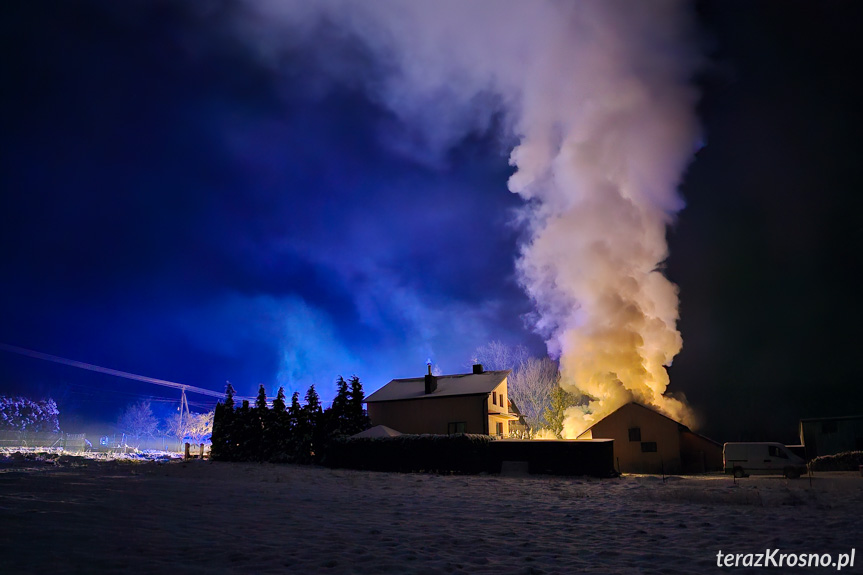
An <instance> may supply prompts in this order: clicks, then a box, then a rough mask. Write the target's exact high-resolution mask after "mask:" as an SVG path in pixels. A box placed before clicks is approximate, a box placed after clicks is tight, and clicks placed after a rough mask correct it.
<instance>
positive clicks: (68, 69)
mask: <svg viewBox="0 0 863 575" xmlns="http://www.w3.org/2000/svg"><path fill="white" fill-rule="evenodd" d="M241 5H242V2H228V1H222V2H210V3H209V4H208V5H207V7H206V8H202V7H201V6H202V5H198V6H197V7H195V6H193V5H192V4H189V3H182V2H171V1H156V2H143V1H132V2H122V3H117V2H108V1H75V2H43V3H30V2H13V3H4V5H3V6H2V8H0V30H2V32H0V41H2V55H0V62H2V70H3V78H4V80H3V82H2V86H0V218H2V220H0V222H2V223H0V278H2V281H0V342H3V343H6V344H11V345H15V346H20V347H24V348H28V349H33V350H38V351H41V352H45V353H49V354H54V355H58V356H62V357H68V358H73V359H76V360H79V361H83V362H89V363H93V364H97V365H101V366H106V367H111V368H115V369H120V370H124V371H129V372H133V373H137V374H143V375H147V376H150V377H155V378H161V379H166V380H170V381H176V382H181V383H185V384H189V385H193V386H198V387H204V388H208V389H212V390H215V391H222V390H223V389H224V385H225V381H226V380H230V381H231V382H232V384H233V385H234V387H236V388H237V390H238V392H239V393H240V394H243V395H253V394H254V393H255V391H256V390H257V387H258V384H259V383H263V384H265V386H266V387H267V389H268V391H269V392H270V393H272V392H274V391H275V390H276V389H277V388H278V386H279V385H283V386H285V388H286V391H287V392H288V393H289V394H290V393H291V392H292V391H295V390H298V391H300V392H301V393H304V392H305V389H306V388H307V387H308V386H309V385H310V384H312V383H314V384H316V385H317V387H318V389H319V391H320V392H321V395H322V396H323V398H324V400H328V399H331V397H332V394H333V392H334V387H335V386H334V383H333V382H334V380H335V378H336V377H337V376H338V375H344V376H345V377H348V376H350V375H353V374H356V375H358V376H359V377H360V378H361V379H362V381H363V382H364V384H365V387H366V391H367V392H371V391H373V390H375V389H377V388H378V387H380V386H381V385H383V384H384V383H386V382H387V381H389V380H390V379H392V378H394V377H411V376H419V375H421V374H422V373H423V372H424V369H425V363H426V361H427V360H431V361H432V362H433V363H434V364H435V365H437V366H438V367H439V368H440V369H441V370H442V371H443V372H446V373H452V372H463V371H465V370H466V369H467V367H468V366H469V364H470V362H471V356H472V353H473V351H474V350H475V349H476V348H477V347H478V346H480V345H483V344H485V343H487V342H489V341H491V340H500V341H503V342H505V343H508V344H513V345H515V344H522V345H525V346H527V347H528V349H529V350H530V351H531V352H532V353H534V354H536V355H539V354H542V353H544V352H545V346H544V343H543V340H542V338H541V337H539V336H538V335H536V334H534V333H532V331H531V329H530V327H529V326H528V325H527V324H526V321H525V320H526V318H527V317H529V316H530V314H531V312H532V311H533V307H532V303H531V301H530V300H529V298H528V297H527V296H526V295H525V293H524V291H523V289H522V288H521V287H520V285H519V282H518V279H517V274H516V269H515V258H516V256H517V254H518V251H519V245H520V243H521V242H523V241H524V239H525V228H524V223H523V222H521V221H520V220H519V218H518V209H519V207H520V206H522V204H523V200H522V199H520V198H519V197H518V196H517V195H515V194H513V193H510V192H509V191H508V190H507V186H506V182H507V179H508V177H509V176H510V175H511V174H512V172H513V168H511V167H510V166H509V165H508V163H507V158H508V155H509V151H510V150H511V148H512V146H513V145H514V144H515V143H516V141H515V140H514V138H513V136H512V135H511V133H510V131H509V130H508V129H507V126H506V123H505V121H503V119H502V118H501V117H499V115H498V114H496V112H495V110H494V106H493V104H492V103H490V104H489V107H488V109H489V112H488V113H487V114H486V116H485V117H483V118H481V119H480V120H477V121H476V122H475V123H474V124H472V125H470V126H469V127H468V128H466V129H464V130H463V131H462V132H461V133H459V135H458V138H454V139H453V140H452V141H449V142H447V143H446V145H440V144H438V145H434V146H432V145H428V143H427V142H424V140H423V137H422V134H421V133H419V132H418V130H417V128H416V127H414V126H410V125H406V124H405V123H404V122H402V121H401V120H400V118H398V117H396V115H394V114H393V113H392V112H391V111H390V110H389V109H388V108H387V107H386V106H384V105H383V104H382V103H381V102H380V101H379V100H378V99H376V98H375V97H373V96H372V95H370V94H369V92H368V91H367V90H366V89H365V88H364V86H366V85H368V83H370V82H371V83H373V82H374V81H375V80H374V78H375V75H376V74H378V73H379V70H377V69H376V66H375V63H374V62H372V61H371V60H370V58H369V56H368V54H367V53H365V52H364V51H363V49H362V48H361V47H358V46H357V45H355V44H354V43H352V41H351V39H350V38H346V37H345V36H344V35H341V34H339V33H338V31H337V30H326V29H324V30H323V31H321V32H320V34H319V36H318V37H317V38H316V41H315V43H314V50H309V49H308V48H304V47H303V46H301V45H299V44H298V45H297V47H296V48H295V49H294V50H289V51H286V52H285V53H282V54H281V55H280V57H279V58H278V59H277V60H275V61H274V60H273V59H272V58H261V57H260V54H258V53H256V51H255V50H254V49H253V48H252V45H251V44H250V43H249V42H247V41H245V39H244V38H242V37H241V36H240V35H238V33H237V32H236V27H235V26H234V25H233V23H234V22H235V21H236V19H235V14H236V11H237V10H238V9H239V8H238V7H240V6H241ZM695 8H696V11H697V14H698V18H699V22H700V26H701V36H702V37H701V40H700V42H701V44H702V51H703V53H704V55H705V58H704V64H703V66H702V69H701V72H700V74H699V76H698V77H697V78H695V79H694V82H695V83H696V84H697V85H698V87H699V89H700V90H701V101H700V104H699V106H698V110H697V114H698V117H699V119H700V121H701V123H702V126H703V133H704V141H705V143H706V146H705V147H703V148H702V149H701V150H700V151H698V152H697V154H696V155H695V156H694V159H693V162H692V163H691V165H690V166H689V169H688V171H687V172H686V174H685V176H684V179H683V183H682V185H681V187H680V189H681V193H682V195H683V197H684V199H685V201H686V207H685V208H684V209H683V210H682V211H681V212H680V214H679V216H678V218H677V221H676V222H675V223H674V224H673V225H672V226H671V228H670V229H669V233H668V241H669V248H670V256H669V258H668V260H667V262H666V266H667V267H666V273H667V275H668V277H669V278H670V279H671V280H672V281H674V282H675V283H676V284H677V285H678V286H679V288H680V314H681V319H680V322H679V324H678V328H679V329H680V331H681V333H682V336H683V350H682V352H681V353H680V354H679V355H678V356H677V358H676V359H675V361H674V365H673V367H672V368H670V375H671V387H670V388H669V390H670V391H675V392H683V393H685V395H686V397H687V399H688V400H689V402H690V403H691V404H692V405H693V406H694V408H695V409H696V410H697V411H698V412H699V414H700V415H701V417H702V420H703V427H702V429H701V430H702V431H703V432H704V433H705V434H707V435H708V436H711V437H714V438H716V439H717V440H720V441H728V440H737V439H763V440H778V441H786V442H793V441H795V438H796V432H797V429H796V424H797V420H798V419H800V418H802V417H815V416H831V415H847V414H857V413H861V412H863V385H861V383H863V382H861V376H860V370H859V368H858V366H857V363H858V362H857V358H858V357H860V356H861V349H863V338H861V336H860V335H859V330H860V326H861V325H863V306H861V303H860V300H859V294H860V292H861V290H860V284H859V278H861V277H863V266H861V253H863V223H861V221H860V214H861V211H863V210H861V208H863V206H861V203H863V200H861V196H860V191H861V189H863V187H861V183H863V181H861V180H863V177H861V171H860V169H859V165H860V160H859V158H860V155H859V152H860V145H859V139H860V138H859V134H860V129H859V127H860V126H859V122H858V120H857V116H859V115H860V114H859V110H858V107H859V106H860V102H861V101H863V94H861V90H860V89H859V88H856V87H854V86H853V85H854V83H855V80H856V78H857V76H859V68H860V66H859V61H860V60H859V55H860V54H861V53H863V51H861V49H860V48H861V47H860V42H861V38H863V36H861V34H860V25H859V22H861V21H863V20H861V16H863V14H861V9H860V8H859V7H858V5H857V4H855V3H852V2H850V1H849V2H817V3H816V2H787V1H783V2H778V1H777V2H760V1H759V2H750V1H746V2H744V1H741V2H727V1H714V2H699V3H697V4H696V6H695ZM0 393H20V394H26V395H30V396H33V397H36V398H41V397H45V396H48V395H51V396H53V397H54V398H55V399H56V400H57V401H58V403H59V405H60V410H61V416H62V419H61V423H63V424H64V425H65V426H66V427H67V428H69V427H70V426H71V427H74V426H75V425H80V424H82V422H84V421H87V420H100V421H106V422H111V421H115V420H116V418H117V416H118V414H119V412H120V411H121V410H122V409H123V407H124V406H125V405H127V404H128V403H130V402H132V401H137V400H139V399H145V398H147V397H152V398H153V400H154V402H155V405H158V406H161V407H160V408H159V409H162V410H163V411H164V410H169V409H171V408H176V404H175V403H174V404H172V403H170V402H168V401H160V399H162V398H164V399H166V400H173V401H176V399H177V398H176V393H175V391H174V390H170V389H167V388H158V387H155V386H152V385H148V384H143V383H137V382H132V381H128V380H123V379H117V378H113V377H109V376H106V375H100V374H94V373H91V372H86V371H81V370H76V369H73V368H70V367H66V366H62V365H55V364H51V363H46V362H42V361H39V360H35V359H32V358H27V357H22V356H18V355H15V354H10V353H7V352H0ZM190 399H191V400H192V402H193V406H194V407H199V408H203V407H205V406H207V405H212V402H211V401H210V398H201V397H191V398H190Z"/></svg>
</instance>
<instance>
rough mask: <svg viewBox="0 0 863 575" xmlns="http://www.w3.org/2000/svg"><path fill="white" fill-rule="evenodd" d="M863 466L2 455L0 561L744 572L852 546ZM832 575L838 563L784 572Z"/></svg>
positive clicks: (17, 567) (205, 567) (859, 544)
mask: <svg viewBox="0 0 863 575" xmlns="http://www.w3.org/2000/svg"><path fill="white" fill-rule="evenodd" d="M861 516H863V478H861V477H860V475H859V474H857V473H841V472H834V473H824V474H818V475H816V477H815V478H814V479H813V481H812V486H811V487H810V484H809V480H808V479H806V478H801V479H798V480H786V479H783V478H781V477H761V478H748V479H743V480H740V481H739V482H738V483H737V484H735V483H734V481H733V480H732V479H731V478H730V477H726V476H718V475H717V476H702V477H670V478H669V479H668V480H667V481H666V482H663V481H662V479H661V478H659V477H655V476H624V477H622V478H619V479H604V480H598V479H585V478H566V477H542V476H530V477H508V476H493V475H484V476H438V475H408V474H394V473H375V472H362V471H348V470H330V469H324V468H319V467H305V466H293V465H269V464H242V463H216V462H210V461H199V460H192V461H167V460H161V461H150V462H146V461H144V462H141V461H134V460H120V459H116V460H110V461H95V460H92V459H86V458H82V457H68V456H67V457H65V458H58V459H56V460H54V463H48V462H46V461H39V460H36V459H33V458H30V459H28V458H21V457H19V458H17V460H12V459H9V458H6V459H2V460H0V572H2V573H4V574H7V573H8V574H13V573H50V574H61V573H288V572H293V573H399V574H401V573H470V574H473V573H495V574H504V573H506V574H509V573H524V574H529V573H566V574H571V573H582V572H586V573H717V572H720V571H725V572H734V573H747V572H760V571H762V570H761V569H746V568H743V567H739V568H725V569H722V570H720V569H719V568H717V566H716V564H717V552H718V551H719V550H722V552H723V553H729V552H730V553H741V554H747V553H763V552H764V551H765V550H767V549H780V550H781V552H782V553H795V554H799V553H818V554H825V553H830V554H833V556H834V557H838V555H839V554H840V553H850V552H851V549H852V548H856V556H855V565H854V568H848V567H846V568H845V569H843V571H842V572H843V573H846V572H848V573H860V572H863V567H861V565H863V526H861V521H860V517H861ZM771 571H772V572H774V573H785V572H794V573H807V572H811V573H829V572H833V571H835V569H833V568H821V567H818V568H811V569H800V568H795V569H772V570H771Z"/></svg>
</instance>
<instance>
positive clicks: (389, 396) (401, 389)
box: [365, 369, 512, 403]
mask: <svg viewBox="0 0 863 575" xmlns="http://www.w3.org/2000/svg"><path fill="white" fill-rule="evenodd" d="M511 371H512V370H510V369H507V370H504V371H485V372H483V373H460V374H455V375H440V376H438V377H437V389H435V390H434V391H433V392H432V393H429V394H427V393H426V392H425V377H412V378H409V379H394V380H392V381H391V382H389V383H388V384H386V385H385V386H383V387H382V388H380V389H379V390H377V391H376V392H374V393H373V394H371V395H369V396H368V397H366V400H365V401H366V403H375V402H378V401H398V400H403V399H434V398H436V397H452V396H458V395H481V394H484V393H485V394H487V393H491V392H492V391H493V390H494V389H495V388H496V387H497V386H498V385H500V384H501V383H502V382H503V380H504V379H506V376H507V375H509V373H510V372H511Z"/></svg>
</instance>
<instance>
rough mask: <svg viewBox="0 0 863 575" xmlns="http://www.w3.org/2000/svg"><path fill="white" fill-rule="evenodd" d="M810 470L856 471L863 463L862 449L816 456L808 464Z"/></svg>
mask: <svg viewBox="0 0 863 575" xmlns="http://www.w3.org/2000/svg"><path fill="white" fill-rule="evenodd" d="M809 465H810V466H811V468H812V471H857V470H858V469H859V468H860V466H861V465H863V451H846V452H844V453H837V454H836V455H822V456H821V457H816V458H815V459H813V460H812V462H811V463H810V464H809Z"/></svg>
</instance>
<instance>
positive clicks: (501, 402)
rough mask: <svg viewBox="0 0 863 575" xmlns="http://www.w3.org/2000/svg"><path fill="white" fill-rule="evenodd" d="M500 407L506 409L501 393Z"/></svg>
mask: <svg viewBox="0 0 863 575" xmlns="http://www.w3.org/2000/svg"><path fill="white" fill-rule="evenodd" d="M500 406H501V407H506V401H504V399H503V394H502V393H501V394H500Z"/></svg>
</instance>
